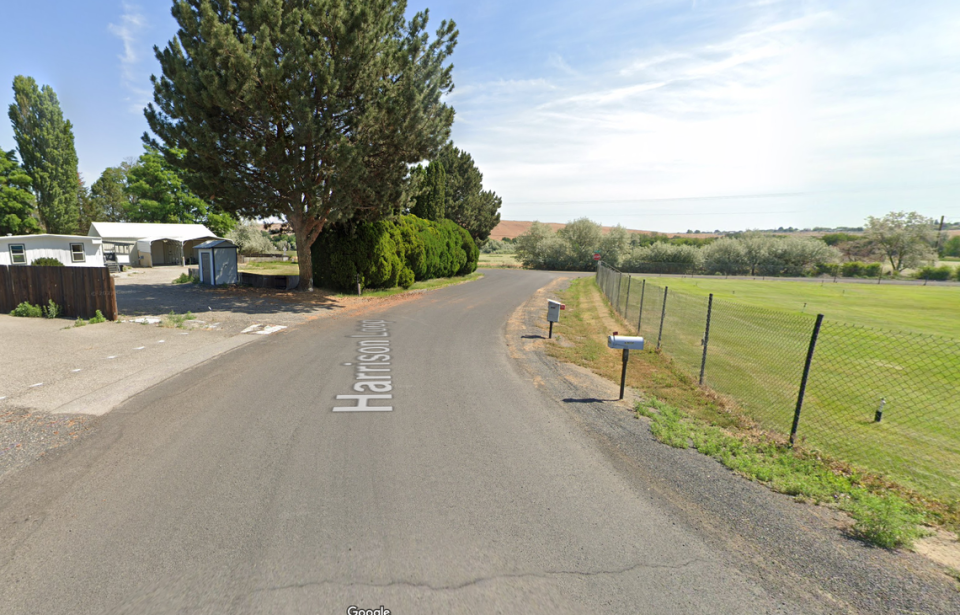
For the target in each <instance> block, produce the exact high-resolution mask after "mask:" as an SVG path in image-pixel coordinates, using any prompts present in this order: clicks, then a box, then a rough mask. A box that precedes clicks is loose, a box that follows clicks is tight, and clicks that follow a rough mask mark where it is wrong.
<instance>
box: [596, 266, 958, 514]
mask: <svg viewBox="0 0 960 615" xmlns="http://www.w3.org/2000/svg"><path fill="white" fill-rule="evenodd" d="M597 282H598V284H599V285H600V288H601V290H602V291H603V293H604V294H605V295H606V296H607V298H608V299H609V300H610V303H611V305H612V306H614V308H615V309H616V311H617V312H618V314H619V315H620V316H621V317H623V318H624V319H625V320H626V321H627V322H628V323H630V324H631V326H632V327H636V330H637V332H638V334H640V335H643V337H644V338H645V339H646V346H647V348H648V349H649V350H653V349H655V348H659V349H660V350H661V351H662V352H664V353H665V354H667V355H668V356H670V358H671V359H672V360H673V361H674V363H675V365H677V366H679V367H680V368H681V369H683V370H684V371H686V372H687V373H688V374H690V375H691V376H692V377H693V378H694V380H695V381H697V382H699V383H700V384H702V385H704V386H707V387H709V388H710V389H712V390H713V391H714V392H716V393H719V394H720V395H722V396H724V397H726V398H728V399H730V400H731V401H733V402H734V403H735V404H736V405H737V406H738V407H739V408H740V409H741V410H742V411H743V413H744V414H745V415H747V416H748V417H749V418H751V419H752V420H753V421H755V422H756V423H757V424H758V425H759V426H760V427H762V428H763V429H766V430H768V431H771V432H775V433H778V434H783V435H787V436H789V437H790V438H791V440H795V441H797V442H799V443H803V444H805V445H806V446H808V447H812V448H815V449H818V450H822V451H823V452H824V453H827V454H828V455H830V456H832V457H835V458H837V459H841V460H844V461H847V462H849V463H852V464H854V465H857V466H860V467H863V468H865V469H868V470H871V471H875V472H879V473H881V474H883V475H885V476H887V477H889V478H891V479H893V480H896V481H898V482H901V483H903V484H906V485H908V486H910V487H913V488H915V489H917V490H919V491H921V492H925V493H928V494H931V495H934V496H937V497H944V498H947V499H956V498H957V497H958V496H960V384H958V383H960V341H958V340H954V339H949V338H945V337H938V336H931V335H923V334H918V333H908V332H902V331H886V330H881V329H876V328H870V327H863V326H858V325H854V324H849V323H842V322H833V321H831V320H829V319H828V318H825V317H823V316H813V315H807V314H791V313H787V312H779V311H776V310H770V309H764V308H758V307H751V306H747V305H743V304H740V303H737V302H736V301H730V300H725V299H717V298H714V297H713V296H712V295H710V296H709V297H703V296H700V295H694V294H690V293H683V292H678V291H676V290H672V289H670V288H669V287H668V286H667V285H662V284H663V281H662V280H657V279H646V278H641V277H639V276H630V275H627V274H623V273H620V272H619V271H617V270H616V269H613V268H612V267H609V266H607V265H604V264H600V265H599V266H598V269H597Z"/></svg>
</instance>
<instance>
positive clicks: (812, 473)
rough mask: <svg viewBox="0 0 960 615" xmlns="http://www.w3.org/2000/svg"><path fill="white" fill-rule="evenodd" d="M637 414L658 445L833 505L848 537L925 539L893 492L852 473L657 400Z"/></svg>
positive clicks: (918, 520) (912, 512) (882, 543)
mask: <svg viewBox="0 0 960 615" xmlns="http://www.w3.org/2000/svg"><path fill="white" fill-rule="evenodd" d="M635 410H636V413H637V415H638V416H646V417H649V418H650V421H651V422H650V432H651V433H652V434H653V437H654V438H656V439H657V441H659V442H662V443H664V444H667V445H668V446H672V447H674V448H681V449H685V448H687V447H688V446H690V445H692V446H693V448H695V449H697V450H698V451H699V452H701V453H703V454H704V455H708V456H710V457H713V458H714V459H716V460H717V461H719V462H720V463H722V464H723V465H725V466H726V467H728V468H730V469H731V470H733V471H734V472H737V473H738V474H741V475H743V476H745V477H747V478H750V479H752V480H755V481H758V482H761V483H764V484H766V485H767V486H769V487H770V488H771V489H773V490H774V491H778V492H780V493H784V494H787V495H791V496H793V497H795V498H796V499H798V500H800V501H804V502H812V503H831V504H835V505H836V506H837V507H838V508H840V509H841V510H844V511H846V512H847V513H849V514H850V516H852V517H853V518H854V520H855V524H854V526H853V529H852V530H851V534H852V535H853V536H855V537H856V538H859V539H860V540H863V541H864V542H867V543H869V544H872V545H875V546H878V547H883V548H885V549H897V548H901V547H907V548H909V547H910V546H911V545H912V544H913V541H914V540H916V539H917V538H920V537H921V536H923V533H924V532H923V529H922V528H921V524H922V523H923V522H924V520H925V517H924V515H923V513H922V512H920V511H918V510H917V509H916V508H914V507H913V506H911V505H910V504H909V503H908V502H906V501H905V500H904V499H903V498H901V497H900V496H899V495H897V494H895V493H892V492H888V491H884V492H873V491H871V490H870V489H868V488H867V486H866V485H865V484H864V481H863V477H862V476H861V475H860V474H858V473H856V472H850V473H842V474H838V473H836V472H834V471H832V470H831V468H830V467H829V466H828V464H827V463H826V462H825V461H823V460H822V459H821V458H819V457H817V456H815V455H813V454H810V453H806V452H804V451H801V450H797V449H794V448H791V447H789V446H787V445H786V444H780V443H777V442H773V441H769V440H764V439H762V438H761V439H759V440H756V441H754V440H752V439H748V438H747V437H745V436H744V435H743V434H731V433H729V432H727V431H725V430H723V429H721V428H719V427H717V426H714V425H709V424H707V423H705V422H703V421H699V420H696V419H693V418H691V417H689V416H686V415H685V414H684V413H683V412H681V411H680V410H679V409H677V408H675V407H673V406H671V405H669V404H666V403H664V402H662V401H660V400H657V399H654V400H651V401H648V402H646V403H644V402H638V403H637V405H636V408H635Z"/></svg>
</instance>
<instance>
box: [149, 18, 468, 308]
mask: <svg viewBox="0 0 960 615" xmlns="http://www.w3.org/2000/svg"><path fill="white" fill-rule="evenodd" d="M405 10H406V2H403V1H395V0H364V1H359V0H286V1H283V2H281V1H279V0H219V1H217V2H213V1H211V0H180V1H177V2H175V3H174V6H173V16H174V18H175V19H176V21H177V23H178V24H179V27H180V29H179V31H178V32H177V37H176V38H175V39H174V40H172V41H170V43H169V44H168V45H167V47H166V48H165V49H163V50H162V51H161V50H159V49H158V50H157V59H158V60H159V61H160V66H161V68H162V70H163V76H162V77H160V78H154V80H153V81H154V101H155V106H154V105H153V104H151V105H150V106H149V107H148V109H147V111H146V117H147V121H148V123H149V124H150V128H151V130H153V132H154V133H155V134H156V135H157V136H158V137H159V139H158V140H153V139H150V138H149V137H148V136H147V135H144V139H145V141H147V142H148V143H150V144H151V145H154V146H156V147H158V148H159V149H160V150H161V151H163V152H164V154H165V155H166V157H167V160H168V161H169V162H170V163H171V164H174V165H176V166H178V167H179V168H181V169H183V170H184V171H186V176H185V177H186V179H187V181H188V182H189V183H190V185H191V187H192V188H193V190H194V191H195V192H196V193H197V194H198V195H200V196H201V197H203V198H205V199H210V200H214V201H215V202H216V203H217V204H218V205H220V206H221V207H223V208H224V209H227V210H229V211H232V212H234V213H237V214H240V215H243V216H245V217H266V216H271V215H274V216H283V217H285V218H286V220H287V221H288V222H289V223H290V225H291V226H292V227H293V231H294V234H295V235H296V238H297V254H298V257H299V265H300V289H302V290H308V289H311V288H312V284H313V270H312V269H313V268H312V259H311V257H310V254H311V246H312V245H313V243H314V241H315V240H316V238H317V236H318V235H319V234H320V232H321V231H322V230H323V228H324V226H326V225H327V224H330V223H335V222H339V221H346V220H350V219H354V218H356V217H361V218H366V219H371V218H375V217H377V216H379V215H384V214H389V213H393V212H394V211H396V209H397V208H398V207H399V204H400V203H401V201H402V200H403V198H404V183H405V181H406V180H407V177H408V174H409V172H408V168H409V166H408V165H410V164H413V163H416V162H418V161H421V160H424V159H429V158H431V157H433V156H434V155H436V153H437V151H438V150H439V148H440V147H441V146H442V145H443V143H444V142H445V141H446V140H447V138H448V135H449V133H450V125H451V124H452V122H453V109H452V108H450V107H449V106H447V105H445V104H443V103H442V102H441V97H442V96H443V95H444V94H445V93H447V92H449V91H451V90H452V88H453V81H452V78H451V68H452V67H451V66H449V65H445V62H446V59H447V58H448V57H449V55H450V54H451V53H452V52H453V48H454V45H455V44H456V37H457V32H456V29H455V26H454V24H453V23H452V22H443V23H441V25H440V28H439V29H438V30H437V33H436V38H435V39H434V40H433V41H430V39H429V36H428V34H427V33H426V30H425V29H426V25H427V13H426V12H423V13H418V14H416V15H415V16H414V17H413V19H412V20H410V21H409V22H408V21H407V20H406V18H405V16H404V14H405ZM174 149H180V150H183V151H185V152H186V155H184V156H183V157H182V158H179V159H177V158H176V157H174V156H171V155H170V153H171V152H172V151H173V150H174Z"/></svg>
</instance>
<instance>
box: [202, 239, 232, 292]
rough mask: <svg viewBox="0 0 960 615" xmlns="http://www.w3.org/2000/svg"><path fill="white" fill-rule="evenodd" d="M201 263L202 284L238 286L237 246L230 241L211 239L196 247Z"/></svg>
mask: <svg viewBox="0 0 960 615" xmlns="http://www.w3.org/2000/svg"><path fill="white" fill-rule="evenodd" d="M194 251H195V252H196V254H197V258H198V260H199V261H200V283H201V284H210V285H211V286H220V285H222V284H237V283H238V282H239V281H240V276H239V274H238V273H237V244H235V243H233V242H232V241H230V240H229V239H211V240H210V241H206V242H204V243H202V244H200V245H198V246H195V247H194Z"/></svg>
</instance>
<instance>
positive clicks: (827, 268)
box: [817, 261, 883, 278]
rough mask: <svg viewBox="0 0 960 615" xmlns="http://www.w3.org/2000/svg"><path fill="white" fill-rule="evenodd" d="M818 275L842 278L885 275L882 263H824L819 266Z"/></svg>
mask: <svg viewBox="0 0 960 615" xmlns="http://www.w3.org/2000/svg"><path fill="white" fill-rule="evenodd" d="M817 274H818V275H829V276H833V277H835V278H836V277H841V278H879V277H880V276H881V275H882V274H883V264H881V263H861V262H859V261H852V262H849V263H823V264H821V265H817Z"/></svg>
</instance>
